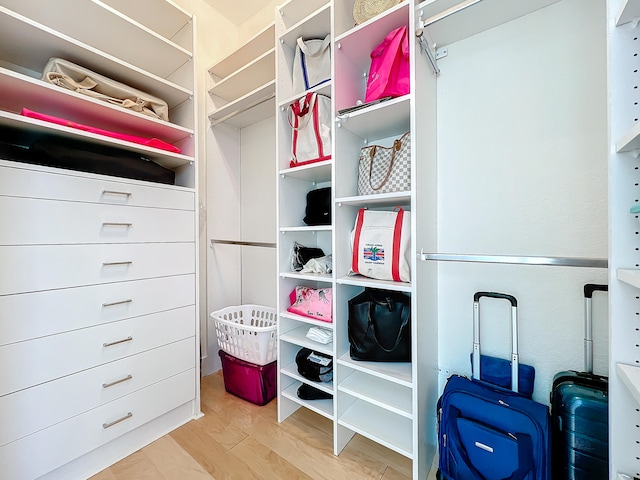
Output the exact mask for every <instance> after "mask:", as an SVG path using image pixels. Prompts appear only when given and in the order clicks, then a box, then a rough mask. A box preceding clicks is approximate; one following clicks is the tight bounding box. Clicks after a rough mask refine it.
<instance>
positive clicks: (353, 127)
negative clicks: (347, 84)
mask: <svg viewBox="0 0 640 480" xmlns="http://www.w3.org/2000/svg"><path fill="white" fill-rule="evenodd" d="M362 93H364V91H363V92H362ZM410 99H411V95H404V96H402V97H398V98H393V99H391V100H387V101H386V102H382V103H378V104H376V105H372V106H370V107H367V108H363V109H362V110H356V111H355V112H352V113H348V114H345V115H338V118H337V127H338V128H344V129H346V130H349V131H350V132H353V133H354V134H356V135H357V136H358V137H360V138H362V139H363V140H364V141H365V143H367V142H369V143H373V144H375V143H376V142H377V140H378V139H381V138H388V137H400V136H401V135H403V134H404V133H406V132H408V131H409V129H410V104H411V102H410ZM357 100H364V98H361V99H355V98H353V99H348V102H347V104H342V103H341V104H340V105H337V100H336V108H337V109H340V108H347V107H350V106H352V105H355V103H356V101H357ZM343 101H344V100H343ZM385 146H390V145H385Z"/></svg>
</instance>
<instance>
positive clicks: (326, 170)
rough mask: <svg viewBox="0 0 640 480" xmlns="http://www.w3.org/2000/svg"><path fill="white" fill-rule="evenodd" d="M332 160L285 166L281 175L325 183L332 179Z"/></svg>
mask: <svg viewBox="0 0 640 480" xmlns="http://www.w3.org/2000/svg"><path fill="white" fill-rule="evenodd" d="M332 165H333V161H332V160H325V161H323V162H316V163H309V164H307V165H301V166H299V167H293V168H285V169H283V170H280V172H279V173H280V176H281V177H282V178H284V177H291V178H295V179H298V180H303V181H305V182H316V183H323V182H328V181H330V180H331V166H332Z"/></svg>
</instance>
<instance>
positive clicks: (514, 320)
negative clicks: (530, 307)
mask: <svg viewBox="0 0 640 480" xmlns="http://www.w3.org/2000/svg"><path fill="white" fill-rule="evenodd" d="M482 297H491V298H502V299H504V300H508V301H509V303H511V390H513V391H514V392H517V391H518V365H519V356H518V301H517V300H516V297H514V296H513V295H508V294H506V293H496V292H476V293H475V294H474V295H473V378H474V379H476V380H480V299H481V298H482Z"/></svg>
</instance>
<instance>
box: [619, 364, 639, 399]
mask: <svg viewBox="0 0 640 480" xmlns="http://www.w3.org/2000/svg"><path fill="white" fill-rule="evenodd" d="M616 372H617V373H618V376H619V377H620V379H621V380H622V383H624V385H625V386H626V387H627V389H628V390H629V392H631V395H633V398H635V399H636V402H638V403H639V404H640V367H635V366H633V365H625V364H622V363H618V364H617V365H616Z"/></svg>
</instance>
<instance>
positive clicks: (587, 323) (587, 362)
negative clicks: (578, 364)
mask: <svg viewBox="0 0 640 480" xmlns="http://www.w3.org/2000/svg"><path fill="white" fill-rule="evenodd" d="M608 291H609V287H608V286H607V285H598V284H595V283H587V284H586V285H585V286H584V371H585V372H586V373H593V312H592V311H591V301H592V297H593V292H608Z"/></svg>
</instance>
